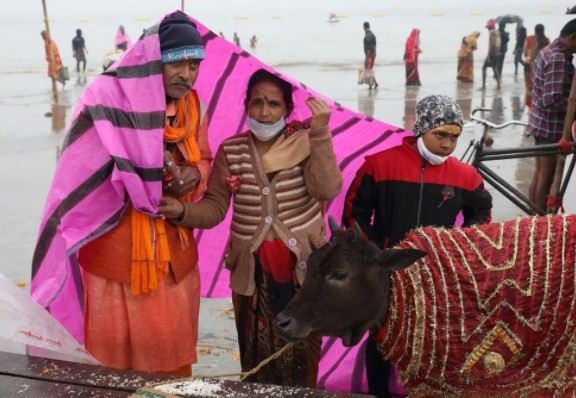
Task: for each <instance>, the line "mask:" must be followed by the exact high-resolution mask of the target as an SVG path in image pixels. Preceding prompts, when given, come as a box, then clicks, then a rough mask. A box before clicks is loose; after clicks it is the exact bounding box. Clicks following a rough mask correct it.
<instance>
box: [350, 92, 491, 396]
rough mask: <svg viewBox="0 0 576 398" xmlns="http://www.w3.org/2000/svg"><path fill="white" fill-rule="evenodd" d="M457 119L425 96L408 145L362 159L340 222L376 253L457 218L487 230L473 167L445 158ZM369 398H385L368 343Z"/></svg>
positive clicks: (451, 105)
mask: <svg viewBox="0 0 576 398" xmlns="http://www.w3.org/2000/svg"><path fill="white" fill-rule="evenodd" d="M462 124H463V121H462V111H461V109H460V107H459V106H458V104H456V103H455V102H454V101H453V100H452V99H451V98H449V97H447V96H443V95H430V96H428V97H425V98H423V99H422V100H420V101H419V102H418V104H417V105H416V122H415V124H414V135H415V137H407V138H404V140H403V142H402V145H401V146H398V147H395V148H390V149H387V150H385V151H382V152H379V153H376V154H374V155H371V156H368V157H367V158H366V161H365V162H364V164H363V165H362V167H360V169H359V170H358V172H357V174H356V177H355V179H354V181H353V182H352V184H351V186H350V188H349V190H348V193H347V194H346V201H345V204H344V215H343V217H342V221H343V223H344V225H346V226H347V227H351V226H353V225H354V223H358V225H359V226H360V228H361V229H362V231H363V232H364V233H365V234H366V236H367V238H368V239H370V240H371V241H372V242H373V243H375V244H376V245H377V246H378V247H380V248H386V247H392V246H394V245H395V244H397V243H398V242H399V241H400V240H402V239H403V238H404V236H405V235H406V234H407V233H408V232H409V231H410V230H412V229H414V228H417V227H422V226H439V227H445V228H452V227H453V226H454V223H455V222H456V216H457V215H458V213H459V212H460V211H461V212H462V213H463V216H464V224H463V226H470V225H473V224H481V223H487V222H490V212H491V208H492V197H491V196H490V194H489V193H488V192H487V191H486V190H485V189H484V182H483V180H482V177H481V176H480V175H479V174H478V172H477V171H476V169H474V168H473V167H472V166H470V165H467V164H465V163H462V162H460V161H459V160H458V159H456V158H454V157H451V156H450V154H451V153H452V152H453V151H454V149H455V148H456V144H457V141H458V137H459V136H460V134H461V132H462ZM366 373H367V376H368V386H369V389H370V391H369V392H370V394H373V395H376V396H378V397H388V396H390V395H389V391H388V381H389V375H390V363H389V362H387V361H384V360H383V359H382V357H381V355H380V353H379V352H378V350H377V348H376V344H375V342H374V339H373V338H369V339H368V344H367V347H366Z"/></svg>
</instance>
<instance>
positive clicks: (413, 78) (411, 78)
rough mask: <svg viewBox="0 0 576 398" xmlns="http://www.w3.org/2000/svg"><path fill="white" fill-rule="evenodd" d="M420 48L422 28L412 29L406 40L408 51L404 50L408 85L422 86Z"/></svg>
mask: <svg viewBox="0 0 576 398" xmlns="http://www.w3.org/2000/svg"><path fill="white" fill-rule="evenodd" d="M421 52H422V50H421V49H420V29H416V28H414V29H412V32H411V33H410V36H408V40H406V51H405V52H404V63H405V64H406V85H407V86H420V73H419V72H418V54H420V53H421Z"/></svg>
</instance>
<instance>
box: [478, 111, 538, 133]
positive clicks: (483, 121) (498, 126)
mask: <svg viewBox="0 0 576 398" xmlns="http://www.w3.org/2000/svg"><path fill="white" fill-rule="evenodd" d="M491 110H492V109H489V108H474V110H473V111H472V113H471V114H470V120H473V121H475V122H476V123H480V124H483V125H484V126H486V127H490V128H491V129H495V130H498V129H503V128H504V127H508V126H510V125H512V124H517V125H520V126H527V125H528V123H526V122H520V121H518V120H510V121H509V122H505V123H502V124H495V123H492V122H490V121H488V120H486V119H481V118H479V117H476V116H474V114H475V113H476V112H490V111H491Z"/></svg>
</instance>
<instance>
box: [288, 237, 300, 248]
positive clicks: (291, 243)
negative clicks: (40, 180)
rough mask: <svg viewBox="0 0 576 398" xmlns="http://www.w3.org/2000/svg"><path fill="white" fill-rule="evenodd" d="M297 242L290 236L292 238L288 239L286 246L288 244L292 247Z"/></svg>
mask: <svg viewBox="0 0 576 398" xmlns="http://www.w3.org/2000/svg"><path fill="white" fill-rule="evenodd" d="M297 244H298V241H297V240H296V239H294V238H292V239H290V240H289V241H288V246H290V247H294V246H296V245H297Z"/></svg>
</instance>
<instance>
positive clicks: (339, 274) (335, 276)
mask: <svg viewBox="0 0 576 398" xmlns="http://www.w3.org/2000/svg"><path fill="white" fill-rule="evenodd" d="M347 277H348V274H347V273H346V272H343V271H332V272H331V273H330V274H329V275H328V279H331V280H335V281H343V280H344V279H346V278H347Z"/></svg>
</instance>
